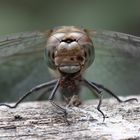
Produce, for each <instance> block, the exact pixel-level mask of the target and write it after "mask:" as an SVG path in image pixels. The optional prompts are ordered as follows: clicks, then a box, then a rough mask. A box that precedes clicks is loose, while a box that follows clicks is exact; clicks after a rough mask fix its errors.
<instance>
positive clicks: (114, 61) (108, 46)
mask: <svg viewBox="0 0 140 140" xmlns="http://www.w3.org/2000/svg"><path fill="white" fill-rule="evenodd" d="M92 38H93V40H92ZM44 46H45V47H44ZM43 51H44V52H45V62H46V63H47V66H48V67H49V69H50V70H51V71H53V72H54V73H56V75H57V77H56V79H55V80H51V81H49V82H45V83H43V84H39V85H37V86H35V87H34V88H32V89H31V90H29V91H28V92H26V93H25V94H24V95H23V96H22V97H21V98H20V99H19V100H18V101H17V102H16V104H15V105H13V106H11V105H9V104H5V103H1V104H0V106H7V107H9V108H16V107H17V105H18V104H19V103H20V102H21V101H23V100H24V99H25V98H26V97H27V96H28V95H30V94H32V93H33V92H37V91H39V90H41V89H45V88H47V89H49V88H50V89H51V90H52V92H51V94H50V96H49V101H50V102H51V103H52V104H53V105H54V106H56V107H57V108H58V109H60V110H61V111H62V112H63V113H64V115H65V118H66V117H67V112H66V110H65V109H64V108H63V107H61V106H59V105H58V104H56V102H55V101H54V98H55V96H56V91H57V90H59V91H60V93H61V95H62V97H63V99H64V100H65V101H66V103H67V104H68V105H74V106H79V105H80V104H81V101H80V98H79V92H80V89H81V86H82V85H83V86H86V87H88V88H89V89H91V90H92V92H93V93H94V94H96V95H97V97H98V98H99V103H98V106H97V110H98V111H99V112H100V113H101V114H102V115H103V118H104V119H105V115H104V113H103V112H102V111H101V109H100V106H101V103H102V91H105V92H107V93H109V94H110V95H112V96H113V97H115V98H116V99H117V100H118V101H119V102H128V101H131V100H137V99H136V98H131V99H127V100H125V101H123V100H121V99H120V98H119V97H118V96H117V95H116V94H115V93H113V92H112V91H111V90H110V89H108V88H106V87H105V86H103V85H102V84H98V83H96V82H93V81H89V80H87V79H86V78H84V76H83V75H84V73H85V71H86V70H87V69H88V68H90V67H91V71H90V72H92V73H93V77H94V79H97V80H99V79H101V80H102V76H106V75H109V74H110V75H111V71H114V74H113V76H112V77H109V76H108V78H109V80H108V81H110V82H111V83H112V82H113V80H115V79H114V77H115V78H116V77H117V73H118V79H120V81H119V82H117V83H116V84H115V86H116V87H117V86H119V89H120V90H121V89H122V90H124V89H123V88H122V87H123V84H122V81H125V80H127V82H126V83H125V84H126V85H127V86H124V87H125V88H126V92H127V91H129V92H131V93H132V94H138V92H139V91H140V87H139V83H140V77H139V75H140V37H136V36H132V35H128V34H124V33H118V32H112V31H96V30H88V29H84V28H80V27H75V26H61V27H57V28H53V29H51V30H48V31H46V32H25V33H18V34H12V35H8V36H3V37H0V65H1V69H2V70H3V71H2V70H1V71H0V73H1V75H0V76H1V77H3V75H4V74H5V73H4V72H5V71H6V70H7V72H8V73H7V82H9V79H11V78H9V77H10V76H11V77H12V70H13V71H14V74H13V77H14V78H15V77H16V76H18V72H19V71H20V72H21V73H22V75H23V77H24V72H25V71H26V70H25V71H24V67H23V65H24V64H27V68H28V69H29V71H33V70H35V69H38V68H41V67H42V66H43V64H42V62H41V63H40V61H38V60H40V58H42V56H43V53H42V52H43ZM20 60H21V61H20ZM94 61H95V62H94ZM21 62H22V63H21ZM93 62H94V63H93ZM13 64H16V65H14V66H15V68H13ZM37 64H38V65H37ZM92 64H93V66H91V65H92ZM116 66H117V67H116ZM43 68H44V66H43ZM117 68H118V69H117ZM9 69H10V71H11V72H10V73H11V74H10V73H9ZM104 69H106V71H102V70H104ZM39 70H40V69H39ZM99 71H100V73H98V72H99ZM38 72H39V73H41V71H38ZM115 72H116V73H115ZM25 73H26V72H25ZM101 73H102V74H101ZM127 73H128V74H127ZM124 75H127V76H124ZM33 77H36V76H35V75H34V76H33ZM43 78H45V79H46V77H45V76H43ZM25 79H28V80H27V81H26V80H25V83H26V85H27V84H30V82H31V80H29V78H28V77H26V78H25ZM36 79H38V78H36ZM32 80H33V79H32ZM99 81H100V80H99ZM1 82H3V79H2V78H1ZM106 82H107V79H106V80H104V83H106ZM5 83H6V81H5ZM17 84H18V85H20V82H17ZM125 84H124V85H125ZM11 85H12V84H11ZM21 85H23V84H21ZM21 85H20V86H21ZM129 85H130V87H132V88H129ZM12 86H13V85H12ZM120 86H122V87H120ZM133 86H134V87H133ZM127 88H128V89H129V90H127ZM17 91H18V90H17ZM11 92H12V91H11ZM45 92H46V91H45Z"/></svg>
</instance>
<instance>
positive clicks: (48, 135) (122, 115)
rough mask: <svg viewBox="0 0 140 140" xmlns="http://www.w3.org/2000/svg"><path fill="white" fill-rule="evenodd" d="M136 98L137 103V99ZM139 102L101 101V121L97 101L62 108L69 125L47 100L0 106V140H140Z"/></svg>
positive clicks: (139, 98) (112, 99)
mask: <svg viewBox="0 0 140 140" xmlns="http://www.w3.org/2000/svg"><path fill="white" fill-rule="evenodd" d="M127 98H130V97H127ZM136 98H138V100H139V101H140V96H138V97H136ZM139 101H138V102H136V101H131V102H127V103H118V102H117V101H116V100H115V99H114V98H110V99H104V100H103V103H102V105H101V110H102V111H103V112H104V114H105V116H106V118H105V121H104V122H103V117H102V114H101V113H100V112H99V111H98V110H97V109H96V108H97V105H98V100H90V101H86V102H84V103H83V105H81V106H80V107H64V108H65V109H66V110H67V113H68V115H67V120H68V121H69V123H70V125H67V123H66V122H65V119H64V115H63V113H62V112H61V111H60V110H59V109H56V108H55V107H54V106H52V105H51V104H50V103H49V102H47V101H46V102H25V103H21V104H20V105H19V106H18V107H17V108H15V109H9V108H7V107H2V106H0V140H53V139H56V140H81V139H83V140H86V139H87V140H140V102H139ZM59 105H62V103H59Z"/></svg>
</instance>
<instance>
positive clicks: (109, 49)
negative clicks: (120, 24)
mask: <svg viewBox="0 0 140 140" xmlns="http://www.w3.org/2000/svg"><path fill="white" fill-rule="evenodd" d="M90 33H93V43H94V46H95V62H94V64H93V65H92V67H91V68H90V70H89V75H88V74H87V77H88V78H90V77H92V78H90V79H91V80H95V81H97V82H99V83H101V84H103V85H105V86H107V87H108V88H110V89H112V90H113V91H114V92H117V93H118V94H121V95H124V94H140V86H139V83H140V37H136V36H132V35H128V34H124V33H118V32H112V31H90ZM91 75H93V76H91Z"/></svg>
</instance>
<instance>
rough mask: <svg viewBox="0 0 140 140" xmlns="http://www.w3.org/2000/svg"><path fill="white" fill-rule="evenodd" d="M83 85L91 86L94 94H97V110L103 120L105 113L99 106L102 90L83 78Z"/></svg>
mask: <svg viewBox="0 0 140 140" xmlns="http://www.w3.org/2000/svg"><path fill="white" fill-rule="evenodd" d="M83 81H84V83H85V85H87V86H89V87H91V88H92V89H93V90H94V91H95V92H94V93H95V94H96V95H97V97H98V98H99V103H98V106H97V110H98V111H99V112H100V113H101V114H102V116H103V122H104V120H105V114H104V113H103V111H102V110H101V109H100V107H101V104H102V97H103V96H102V93H101V92H102V91H101V90H100V88H98V86H96V85H94V84H93V83H92V82H90V81H88V80H85V79H84V80H83Z"/></svg>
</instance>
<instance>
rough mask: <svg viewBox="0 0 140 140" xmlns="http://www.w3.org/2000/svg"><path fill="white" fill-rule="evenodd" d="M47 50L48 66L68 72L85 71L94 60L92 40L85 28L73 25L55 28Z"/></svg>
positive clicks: (61, 71)
mask: <svg viewBox="0 0 140 140" xmlns="http://www.w3.org/2000/svg"><path fill="white" fill-rule="evenodd" d="M45 52H46V53H45V56H46V58H47V59H46V60H47V64H48V66H49V67H50V68H51V69H53V70H58V71H59V72H60V73H66V74H72V73H78V72H81V71H84V70H85V69H86V68H87V67H89V66H90V65H91V64H92V62H93V60H94V47H93V43H92V40H91V39H90V37H89V36H88V34H87V33H86V32H85V31H84V30H83V29H81V28H77V27H73V26H70V27H65V26H64V27H61V28H58V29H55V30H54V31H53V32H52V33H51V35H50V37H49V38H48V41H47V45H46V51H45Z"/></svg>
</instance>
